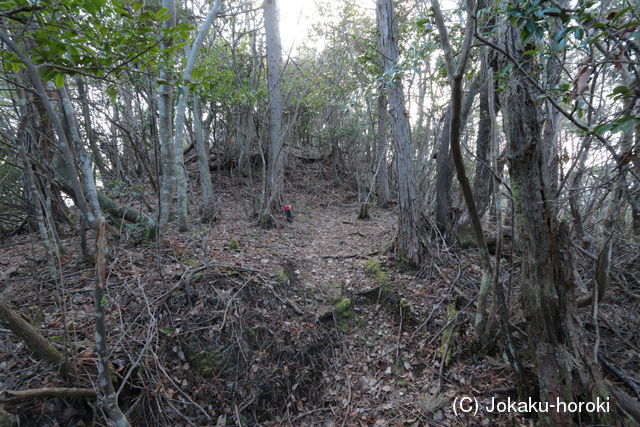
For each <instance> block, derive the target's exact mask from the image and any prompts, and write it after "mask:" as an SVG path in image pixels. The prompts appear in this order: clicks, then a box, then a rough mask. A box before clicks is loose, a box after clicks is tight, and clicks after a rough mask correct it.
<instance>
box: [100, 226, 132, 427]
mask: <svg viewBox="0 0 640 427" xmlns="http://www.w3.org/2000/svg"><path fill="white" fill-rule="evenodd" d="M106 234H107V230H106V221H105V220H104V218H100V219H99V220H98V226H97V227H96V286H95V299H94V301H95V307H96V354H97V355H98V377H99V381H100V388H101V389H102V396H100V397H101V399H102V406H103V408H104V410H105V412H106V413H107V415H108V416H109V418H110V419H111V421H112V422H113V423H114V424H115V426H116V427H128V426H129V421H128V420H127V417H125V415H124V414H123V413H122V411H121V410H120V407H119V406H118V395H117V394H116V391H115V390H114V388H113V383H112V382H111V372H110V367H109V366H110V365H109V351H108V348H107V323H106V319H105V317H106V313H105V309H104V306H105V305H106V302H107V300H106V299H105V298H106V297H107V283H106V282H107V271H106V269H107V267H106V263H107V259H106V250H107V236H106Z"/></svg>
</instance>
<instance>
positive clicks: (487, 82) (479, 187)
mask: <svg viewBox="0 0 640 427" xmlns="http://www.w3.org/2000/svg"><path fill="white" fill-rule="evenodd" d="M487 55H488V48H483V52H482V53H481V62H482V65H481V71H480V73H481V74H482V75H483V83H482V86H481V88H480V105H479V107H480V119H479V123H478V136H477V138H476V170H475V176H474V179H473V199H474V200H475V201H476V206H477V210H478V215H479V216H480V217H481V218H482V216H483V215H484V214H485V212H486V211H487V209H488V208H489V202H490V200H491V191H490V190H491V188H490V187H491V183H492V179H491V162H492V159H491V158H490V153H491V150H492V144H493V142H494V134H493V120H494V118H493V117H492V116H491V114H490V111H489V110H490V108H489V102H490V101H489V91H490V89H493V78H489V76H488V73H487V69H488V64H487V62H488V58H487Z"/></svg>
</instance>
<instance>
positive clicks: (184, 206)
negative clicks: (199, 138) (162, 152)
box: [174, 0, 222, 231]
mask: <svg viewBox="0 0 640 427" xmlns="http://www.w3.org/2000/svg"><path fill="white" fill-rule="evenodd" d="M220 6H222V0H216V2H215V3H214V5H213V6H212V7H211V10H210V11H209V14H208V15H207V19H205V21H204V24H202V27H200V29H199V30H198V34H197V35H196V38H195V40H194V41H193V44H192V45H191V48H189V51H188V54H187V65H186V66H185V68H184V71H183V72H182V81H183V82H185V83H184V84H182V85H181V86H180V95H179V97H178V107H177V108H176V128H175V132H176V134H175V142H174V145H175V154H176V166H175V167H176V182H177V193H178V204H177V211H178V229H179V230H180V231H188V230H189V220H188V203H187V169H186V168H185V166H184V159H183V145H184V144H183V139H184V118H185V114H186V110H187V100H188V99H189V83H188V82H190V81H191V74H192V72H193V68H194V67H195V65H196V59H197V58H198V52H199V51H200V47H201V46H202V42H203V41H204V38H205V36H206V35H207V33H208V32H209V28H211V24H213V20H214V19H215V17H216V15H217V14H218V11H219V10H220Z"/></svg>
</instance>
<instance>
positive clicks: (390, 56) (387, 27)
mask: <svg viewBox="0 0 640 427" xmlns="http://www.w3.org/2000/svg"><path fill="white" fill-rule="evenodd" d="M376 14H377V15H376V16H377V21H378V30H379V37H380V40H381V45H382V47H383V49H382V55H383V57H384V71H385V75H386V76H395V77H394V79H393V81H392V82H388V83H385V84H386V85H387V90H388V93H389V110H390V113H391V124H392V128H393V139H394V142H395V149H396V170H397V172H398V196H399V197H398V198H399V204H400V212H399V216H398V238H397V251H398V259H399V260H400V261H401V262H404V263H407V264H409V265H413V266H417V265H419V264H420V263H421V262H422V259H423V258H424V255H425V247H424V245H423V243H422V240H421V238H422V237H423V236H421V232H422V231H423V230H422V226H423V224H422V218H421V217H420V212H419V203H418V200H417V198H416V197H417V196H416V194H417V187H416V181H415V173H414V169H415V166H414V162H413V147H412V145H413V144H412V142H411V134H410V130H409V121H408V119H407V111H406V110H405V106H404V94H403V91H402V77H401V75H398V74H401V73H397V69H396V67H397V61H398V39H397V35H396V30H395V17H394V12H393V3H392V0H377V7H376Z"/></svg>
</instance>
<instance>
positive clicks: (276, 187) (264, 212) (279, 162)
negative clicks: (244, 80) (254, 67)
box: [260, 0, 284, 228]
mask: <svg viewBox="0 0 640 427" xmlns="http://www.w3.org/2000/svg"><path fill="white" fill-rule="evenodd" d="M263 8H264V27H265V33H266V38H267V40H266V45H267V89H268V93H269V155H268V161H267V174H266V175H267V176H266V182H265V183H264V192H263V196H262V209H261V214H260V224H262V226H263V227H267V228H268V227H273V226H274V225H275V220H274V217H273V214H274V213H275V212H276V209H277V207H278V206H279V205H280V204H281V202H282V197H283V191H284V152H283V135H282V90H281V78H282V76H281V64H280V62H281V59H280V49H281V43H280V30H279V29H278V10H277V4H276V0H265V2H264V5H263Z"/></svg>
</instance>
